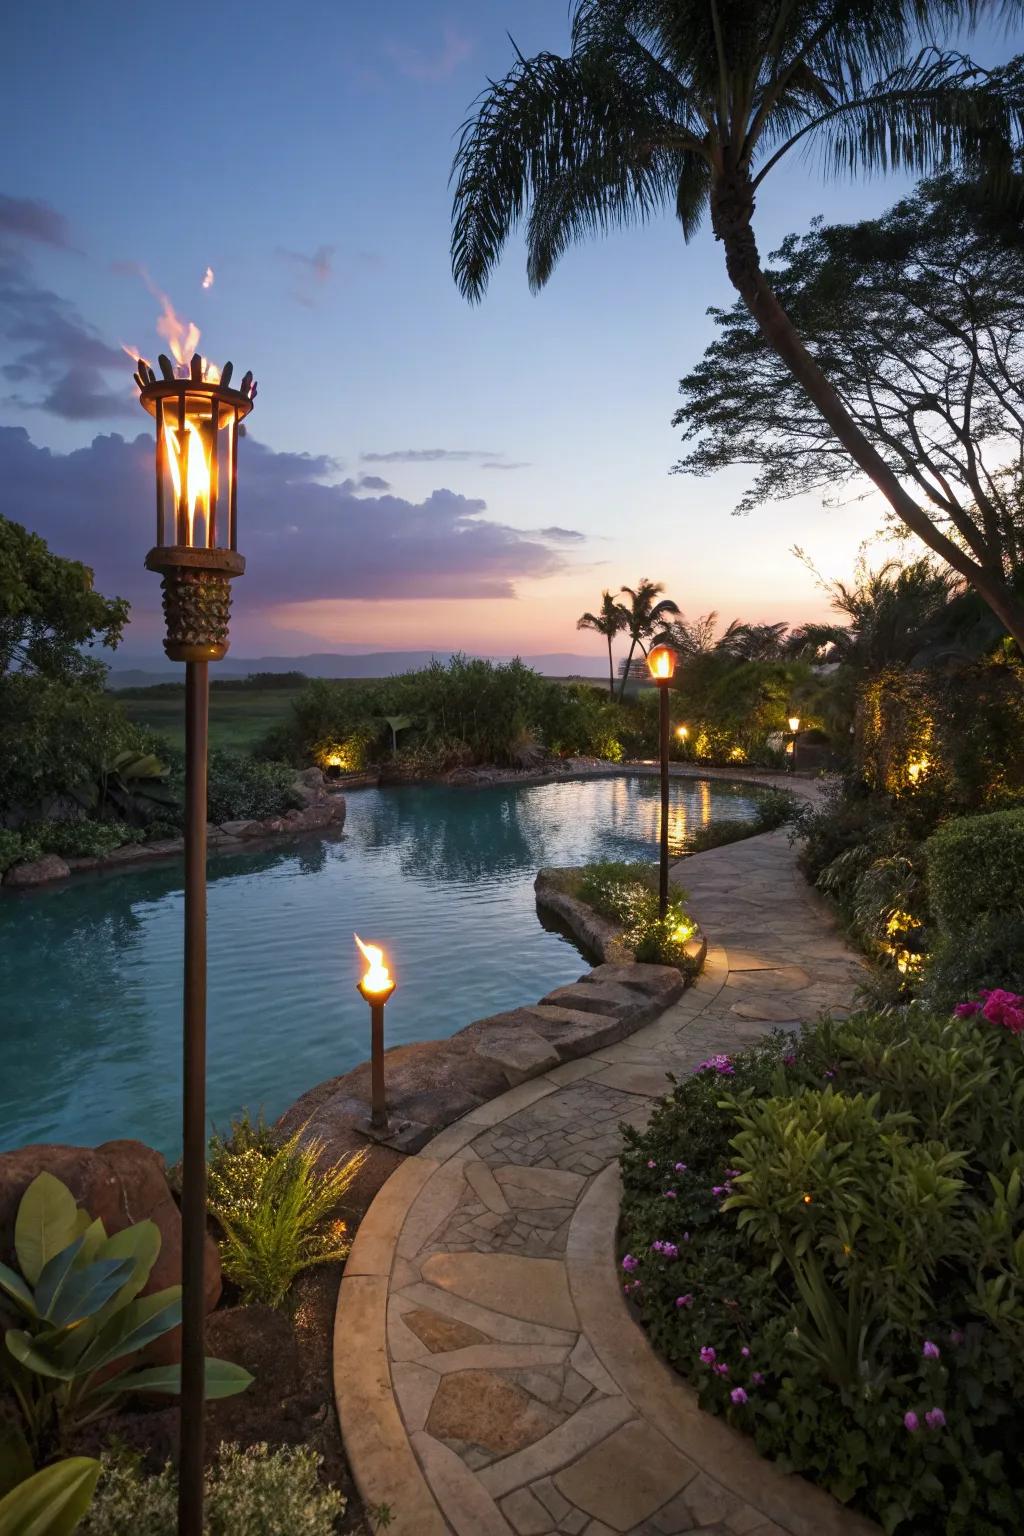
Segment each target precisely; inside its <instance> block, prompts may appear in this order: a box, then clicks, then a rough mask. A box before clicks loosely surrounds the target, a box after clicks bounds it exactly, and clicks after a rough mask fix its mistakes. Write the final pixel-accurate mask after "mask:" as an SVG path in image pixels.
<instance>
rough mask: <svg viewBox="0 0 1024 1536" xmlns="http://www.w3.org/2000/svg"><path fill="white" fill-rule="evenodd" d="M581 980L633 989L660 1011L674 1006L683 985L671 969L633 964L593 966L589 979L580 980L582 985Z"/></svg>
mask: <svg viewBox="0 0 1024 1536" xmlns="http://www.w3.org/2000/svg"><path fill="white" fill-rule="evenodd" d="M584 979H586V980H587V981H591V982H614V983H615V984H616V985H618V986H623V987H632V988H634V990H635V991H637V992H643V993H644V994H645V995H646V996H647V997H651V998H654V999H655V1000H656V1001H657V1003H658V1005H659V1007H661V1008H667V1007H669V1005H670V1004H671V1003H674V1002H675V1000H676V998H677V997H679V996H680V994H681V993H682V990H683V987H684V985H685V982H684V979H683V977H682V975H681V974H680V972H679V971H677V970H676V968H675V966H674V965H645V964H644V963H643V962H633V963H632V964H630V965H612V964H605V965H595V967H594V969H593V970H592V971H591V972H590V974H589V976H587V977H586V978H583V977H580V980H581V981H583V980H584Z"/></svg>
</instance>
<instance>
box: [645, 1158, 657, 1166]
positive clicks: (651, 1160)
mask: <svg viewBox="0 0 1024 1536" xmlns="http://www.w3.org/2000/svg"><path fill="white" fill-rule="evenodd" d="M647 1166H648V1168H657V1166H658V1165H657V1163H656V1162H655V1161H654V1158H653V1157H649V1158H648V1159H647Z"/></svg>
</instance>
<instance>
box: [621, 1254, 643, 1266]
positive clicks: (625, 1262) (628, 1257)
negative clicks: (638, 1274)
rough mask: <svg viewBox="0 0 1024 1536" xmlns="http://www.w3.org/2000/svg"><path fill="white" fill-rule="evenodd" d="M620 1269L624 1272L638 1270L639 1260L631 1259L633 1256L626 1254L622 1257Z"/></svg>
mask: <svg viewBox="0 0 1024 1536" xmlns="http://www.w3.org/2000/svg"><path fill="white" fill-rule="evenodd" d="M622 1267H623V1269H625V1270H634V1269H639V1268H640V1260H639V1259H634V1257H633V1255H632V1254H631V1253H627V1254H625V1255H624V1256H623V1260H622Z"/></svg>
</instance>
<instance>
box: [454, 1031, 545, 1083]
mask: <svg viewBox="0 0 1024 1536" xmlns="http://www.w3.org/2000/svg"><path fill="white" fill-rule="evenodd" d="M475 1050H476V1054H477V1055H478V1056H482V1057H483V1058H484V1060H485V1061H493V1062H494V1063H495V1065H496V1066H498V1067H500V1068H501V1070H502V1071H503V1072H504V1074H505V1077H506V1079H507V1081H508V1085H509V1087H510V1088H514V1087H515V1086H516V1084H517V1083H523V1082H525V1081H526V1079H527V1078H530V1077H538V1076H539V1075H540V1073H541V1072H550V1070H551V1068H552V1067H557V1066H558V1064H559V1062H560V1061H561V1059H562V1058H561V1057H560V1056H559V1054H558V1052H557V1050H556V1049H555V1047H554V1046H553V1045H551V1044H550V1043H549V1042H548V1041H547V1040H545V1039H544V1038H543V1037H542V1036H541V1035H539V1034H538V1033H537V1032H536V1031H535V1030H532V1029H523V1028H512V1029H503V1028H501V1027H500V1026H495V1027H492V1028H491V1029H488V1030H486V1031H485V1032H484V1033H483V1034H482V1035H481V1037H480V1038H479V1039H478V1040H477V1042H476V1046H475Z"/></svg>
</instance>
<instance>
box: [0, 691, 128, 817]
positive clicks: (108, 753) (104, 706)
mask: <svg viewBox="0 0 1024 1536" xmlns="http://www.w3.org/2000/svg"><path fill="white" fill-rule="evenodd" d="M141 742H142V736H141V733H140V732H139V731H138V729H137V727H135V726H134V725H132V724H131V722H130V721H129V720H128V717H127V716H126V715H125V713H124V710H123V709H122V708H121V706H120V705H119V704H117V703H116V702H115V701H114V700H113V699H111V698H110V697H109V695H107V694H105V693H103V692H102V691H101V689H100V688H99V687H98V686H90V685H89V684H88V683H86V682H83V681H80V680H74V681H60V680H57V679H54V678H50V677H42V676H32V675H29V674H24V673H20V672H14V673H9V674H7V675H6V676H4V677H0V813H2V812H5V811H13V810H18V811H21V812H22V813H25V812H33V811H37V812H38V809H40V808H45V807H46V805H47V802H49V801H52V800H54V799H57V798H59V797H61V796H67V795H73V794H75V793H76V792H77V791H79V790H82V789H86V788H88V786H91V785H95V783H96V781H97V779H98V777H99V775H100V772H101V770H102V767H103V764H104V763H106V762H110V761H112V760H113V759H115V758H116V757H117V755H118V754H119V753H120V752H124V751H139V750H140V749H141Z"/></svg>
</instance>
